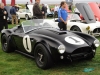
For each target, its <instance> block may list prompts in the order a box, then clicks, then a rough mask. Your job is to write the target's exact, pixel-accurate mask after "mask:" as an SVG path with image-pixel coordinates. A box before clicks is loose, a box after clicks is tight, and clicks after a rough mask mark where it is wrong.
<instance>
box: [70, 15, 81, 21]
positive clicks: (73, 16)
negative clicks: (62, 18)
mask: <svg viewBox="0 0 100 75" xmlns="http://www.w3.org/2000/svg"><path fill="white" fill-rule="evenodd" d="M68 19H69V20H81V18H80V17H79V16H78V15H77V14H69V18H68Z"/></svg>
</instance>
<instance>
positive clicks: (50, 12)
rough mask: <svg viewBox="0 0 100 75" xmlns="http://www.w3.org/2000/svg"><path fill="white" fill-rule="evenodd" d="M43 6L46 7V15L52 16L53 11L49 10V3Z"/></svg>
mask: <svg viewBox="0 0 100 75" xmlns="http://www.w3.org/2000/svg"><path fill="white" fill-rule="evenodd" d="M45 6H46V7H47V17H53V16H54V12H53V11H51V10H50V7H49V5H48V4H45Z"/></svg>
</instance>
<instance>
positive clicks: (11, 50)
mask: <svg viewBox="0 0 100 75" xmlns="http://www.w3.org/2000/svg"><path fill="white" fill-rule="evenodd" d="M3 39H6V41H7V47H6V49H5V48H4V44H3ZM11 44H12V42H11V37H10V36H9V37H7V35H6V34H4V35H2V37H1V45H2V50H3V51H4V52H7V53H9V52H13V51H14V48H13V46H12V45H11Z"/></svg>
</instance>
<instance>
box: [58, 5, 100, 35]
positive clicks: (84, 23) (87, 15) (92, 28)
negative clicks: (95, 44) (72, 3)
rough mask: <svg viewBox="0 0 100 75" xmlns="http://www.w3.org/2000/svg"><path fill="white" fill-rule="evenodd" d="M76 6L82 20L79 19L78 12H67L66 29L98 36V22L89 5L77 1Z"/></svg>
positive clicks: (99, 23) (99, 33)
mask: <svg viewBox="0 0 100 75" xmlns="http://www.w3.org/2000/svg"><path fill="white" fill-rule="evenodd" d="M76 7H77V9H78V10H79V12H80V13H81V14H82V16H83V17H84V20H81V18H80V17H79V15H78V14H69V18H68V22H67V30H72V31H79V32H83V33H87V34H90V35H94V36H99V35H100V22H99V21H96V19H95V17H94V14H93V12H92V10H91V8H90V6H89V5H88V4H87V3H77V4H76ZM57 25H58V23H57Z"/></svg>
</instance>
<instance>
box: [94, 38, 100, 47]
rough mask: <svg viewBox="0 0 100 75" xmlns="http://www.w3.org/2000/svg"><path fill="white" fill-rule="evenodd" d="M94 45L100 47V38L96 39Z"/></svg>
mask: <svg viewBox="0 0 100 75" xmlns="http://www.w3.org/2000/svg"><path fill="white" fill-rule="evenodd" d="M94 45H95V47H99V45H100V42H99V40H98V39H96V40H95V41H94Z"/></svg>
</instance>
